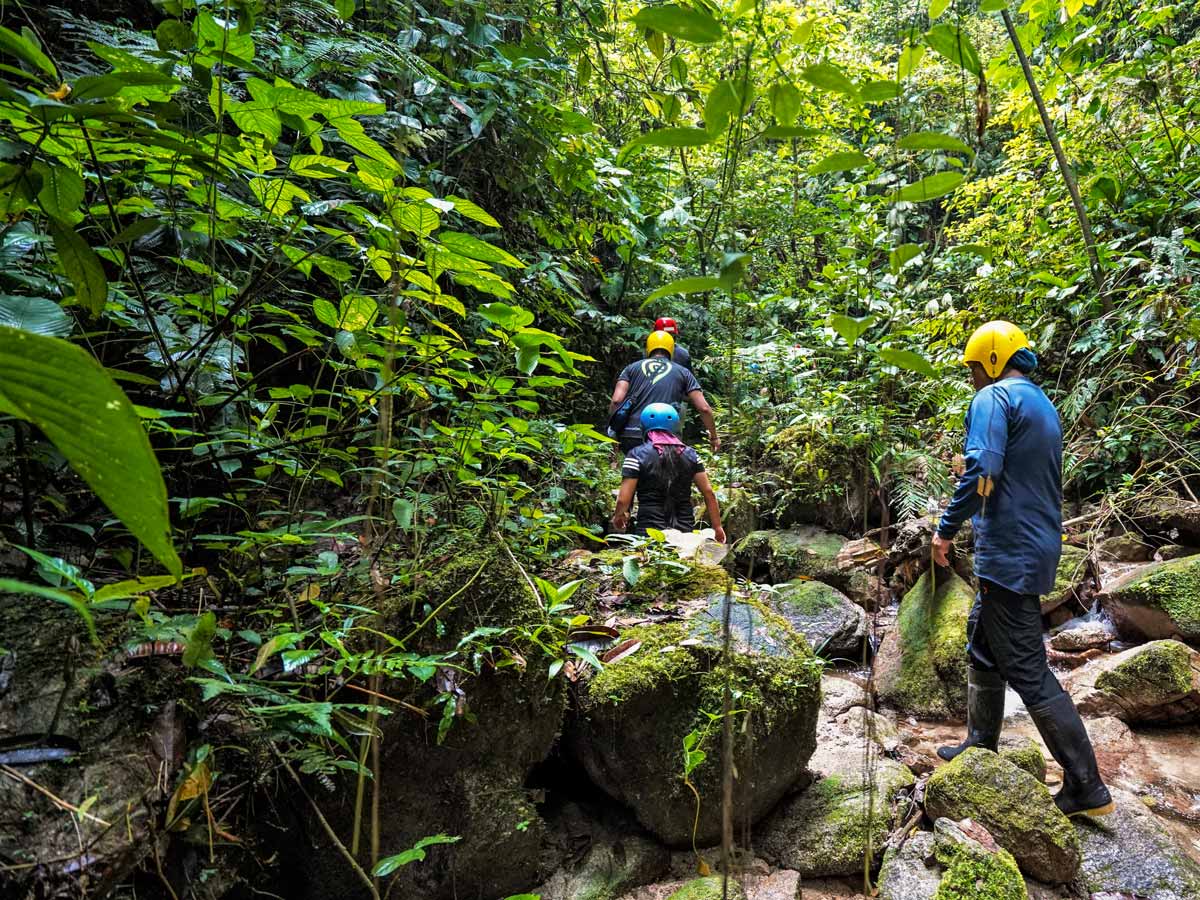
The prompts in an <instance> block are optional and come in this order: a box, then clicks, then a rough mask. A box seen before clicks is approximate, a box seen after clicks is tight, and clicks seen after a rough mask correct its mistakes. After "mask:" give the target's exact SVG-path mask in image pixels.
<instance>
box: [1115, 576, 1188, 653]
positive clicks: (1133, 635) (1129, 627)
mask: <svg viewBox="0 0 1200 900" xmlns="http://www.w3.org/2000/svg"><path fill="white" fill-rule="evenodd" d="M1100 602H1101V604H1102V605H1103V607H1104V609H1105V611H1106V612H1107V613H1108V615H1109V617H1110V618H1111V619H1112V620H1113V624H1114V625H1116V627H1117V631H1118V632H1119V633H1120V634H1121V636H1122V637H1125V638H1128V639H1130V640H1155V639H1157V638H1170V637H1178V638H1182V639H1183V640H1185V641H1187V642H1188V643H1189V644H1200V556H1187V557H1184V558H1183V559H1172V560H1168V561H1166V562H1160V563H1153V564H1151V565H1149V566H1145V567H1143V568H1141V569H1135V570H1134V571H1132V572H1129V573H1128V574H1126V575H1124V576H1123V577H1121V578H1119V579H1118V580H1117V581H1116V582H1114V583H1113V584H1112V585H1110V586H1109V587H1108V588H1106V589H1105V590H1104V592H1103V594H1101V596H1100Z"/></svg>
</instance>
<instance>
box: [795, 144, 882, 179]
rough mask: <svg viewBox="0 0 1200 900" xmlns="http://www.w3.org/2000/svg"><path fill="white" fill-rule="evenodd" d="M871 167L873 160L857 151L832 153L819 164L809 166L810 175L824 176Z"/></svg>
mask: <svg viewBox="0 0 1200 900" xmlns="http://www.w3.org/2000/svg"><path fill="white" fill-rule="evenodd" d="M869 165H871V159H870V157H868V156H867V155H866V154H864V153H859V152H858V151H857V150H845V151H842V152H840V153H831V154H830V155H829V156H827V157H825V158H824V159H823V160H821V161H820V162H818V163H815V164H814V165H812V166H809V169H808V174H809V175H824V174H825V173H826V172H849V171H851V170H853V169H862V168H864V167H866V166H869Z"/></svg>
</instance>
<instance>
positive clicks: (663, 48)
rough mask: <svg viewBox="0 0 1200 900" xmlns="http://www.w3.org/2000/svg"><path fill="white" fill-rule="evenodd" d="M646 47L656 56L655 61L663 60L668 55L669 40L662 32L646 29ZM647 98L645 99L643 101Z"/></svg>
mask: <svg viewBox="0 0 1200 900" xmlns="http://www.w3.org/2000/svg"><path fill="white" fill-rule="evenodd" d="M646 46H647V47H649V48H650V52H651V53H653V54H654V58H655V59H662V58H663V57H664V56H665V55H666V53H667V38H666V35H664V34H663V33H662V32H661V31H655V30H654V29H653V28H647V29H646ZM644 100H645V98H643V101H644Z"/></svg>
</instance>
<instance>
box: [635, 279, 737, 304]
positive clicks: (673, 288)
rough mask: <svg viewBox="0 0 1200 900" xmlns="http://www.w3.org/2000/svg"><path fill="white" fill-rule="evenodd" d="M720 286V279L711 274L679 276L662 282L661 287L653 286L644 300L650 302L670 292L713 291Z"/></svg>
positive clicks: (697, 292) (698, 292) (669, 294)
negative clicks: (665, 282)
mask: <svg viewBox="0 0 1200 900" xmlns="http://www.w3.org/2000/svg"><path fill="white" fill-rule="evenodd" d="M720 287H721V279H720V278H715V277H713V276H711V275H695V276H692V277H690V278H680V279H678V280H677V281H672V282H670V283H669V284H664V285H663V286H662V287H659V288H655V289H654V290H653V291H651V292H650V296H648V297H647V298H646V300H645V302H646V303H652V302H653V301H655V300H658V299H660V298H662V297H669V296H671V295H672V294H700V293H703V292H704V291H715V290H717V289H718V288H720Z"/></svg>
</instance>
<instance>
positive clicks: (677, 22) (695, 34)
mask: <svg viewBox="0 0 1200 900" xmlns="http://www.w3.org/2000/svg"><path fill="white" fill-rule="evenodd" d="M633 21H634V23H635V24H637V25H640V26H641V27H642V28H653V29H654V30H655V31H661V32H663V33H665V34H669V35H671V36H672V37H677V38H679V39H681V40H684V41H690V42H691V43H693V44H712V43H715V42H717V41H719V40H720V39H721V37H722V36H723V35H724V33H725V29H724V28H722V27H721V23H720V22H718V21H717V20H716V19H714V18H713V17H712V16H710V15H709V14H708V13H706V12H704V11H703V10H699V9H690V8H688V7H686V6H675V5H668V6H648V7H646V8H644V9H641V10H639V11H638V13H637V15H635V16H634V17H633Z"/></svg>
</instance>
